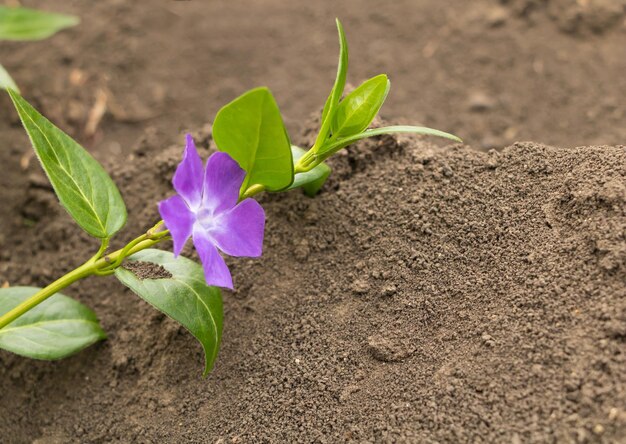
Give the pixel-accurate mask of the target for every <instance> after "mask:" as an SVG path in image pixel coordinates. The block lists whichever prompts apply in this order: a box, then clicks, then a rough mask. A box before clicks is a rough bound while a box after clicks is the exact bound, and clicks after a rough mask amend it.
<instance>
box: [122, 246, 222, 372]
mask: <svg viewBox="0 0 626 444" xmlns="http://www.w3.org/2000/svg"><path fill="white" fill-rule="evenodd" d="M129 259H130V260H131V261H136V262H140V263H141V262H147V263H151V264H157V265H160V266H161V267H163V268H164V269H165V270H167V272H169V273H171V277H165V278H162V277H161V278H158V277H155V278H151V277H149V276H142V277H139V276H137V274H135V272H133V271H130V270H127V269H126V268H123V266H122V267H120V268H118V269H117V270H116V271H115V276H117V278H118V279H119V280H120V281H121V282H122V283H123V284H124V285H126V286H127V287H128V288H130V289H131V290H132V291H134V292H135V293H136V294H137V295H138V296H139V297H141V298H142V299H144V300H146V301H147V302H149V303H150V304H152V305H153V306H154V307H155V308H157V309H158V310H160V311H162V312H163V313H165V314H166V315H168V316H169V317H171V318H172V319H174V320H175V321H178V322H180V323H181V324H182V325H183V327H185V328H186V329H187V330H189V331H190V332H191V334H192V335H194V336H195V338H196V339H197V340H198V341H200V343H201V344H202V347H203V348H204V355H205V370H204V375H206V374H208V373H209V371H210V370H211V369H212V368H213V364H214V363H215V358H216V357H217V352H218V350H219V346H220V340H221V338H222V320H223V317H224V315H223V308H222V296H221V293H220V290H219V289H218V288H216V287H209V286H208V285H207V284H206V283H205V280H204V271H203V270H202V267H201V266H200V265H198V264H197V263H195V262H194V261H192V260H190V259H187V258H184V257H178V258H175V257H174V255H173V254H172V253H170V252H168V251H161V250H155V249H146V250H143V251H140V252H138V253H136V254H134V255H132V256H131V257H130V258H129Z"/></svg>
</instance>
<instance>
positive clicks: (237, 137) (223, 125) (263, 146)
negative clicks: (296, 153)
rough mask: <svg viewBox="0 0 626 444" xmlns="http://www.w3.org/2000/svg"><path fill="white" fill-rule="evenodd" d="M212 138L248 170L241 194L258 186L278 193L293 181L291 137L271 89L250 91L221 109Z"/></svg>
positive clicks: (219, 147) (216, 117) (221, 148)
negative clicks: (251, 187) (253, 186)
mask: <svg viewBox="0 0 626 444" xmlns="http://www.w3.org/2000/svg"><path fill="white" fill-rule="evenodd" d="M213 138H214V139H215V143H216V144H217V147H218V149H219V150H220V151H225V152H227V153H228V154H230V156H231V157H232V158H233V159H235V160H236V161H237V162H238V163H239V166H241V168H243V169H244V170H246V172H247V175H246V179H245V180H244V183H243V185H242V188H241V189H242V192H243V191H245V190H246V189H247V188H248V187H250V186H252V185H256V184H260V185H263V186H264V187H265V188H266V189H268V190H270V191H278V190H281V189H284V188H287V187H288V186H289V185H291V182H293V161H292V158H291V144H290V143H289V136H288V135H287V130H286V129H285V125H284V124H283V119H282V117H281V115H280V110H279V109H278V105H276V101H275V100H274V97H273V96H272V93H271V92H270V91H269V89H267V88H255V89H253V90H250V91H248V92H246V93H245V94H243V95H242V96H240V97H238V98H237V99H235V100H233V101H232V102H230V103H229V104H228V105H226V106H224V107H223V108H222V109H220V111H219V112H218V113H217V115H216V116H215V122H214V123H213Z"/></svg>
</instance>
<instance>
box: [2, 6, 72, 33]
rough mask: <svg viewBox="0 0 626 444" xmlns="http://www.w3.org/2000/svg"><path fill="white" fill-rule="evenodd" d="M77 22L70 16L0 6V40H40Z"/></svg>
mask: <svg viewBox="0 0 626 444" xmlns="http://www.w3.org/2000/svg"><path fill="white" fill-rule="evenodd" d="M79 21H80V20H79V19H78V17H74V16H71V15H65V14H55V13H51V12H45V11H37V10H35V9H27V8H9V7H7V6H0V40H41V39H45V38H47V37H50V36H51V35H52V34H54V33H56V32H58V31H60V30H62V29H65V28H69V27H71V26H74V25H77V24H78V23H79Z"/></svg>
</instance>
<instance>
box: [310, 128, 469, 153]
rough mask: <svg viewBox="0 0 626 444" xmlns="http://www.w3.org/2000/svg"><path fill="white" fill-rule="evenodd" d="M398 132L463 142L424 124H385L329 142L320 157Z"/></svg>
mask: <svg viewBox="0 0 626 444" xmlns="http://www.w3.org/2000/svg"><path fill="white" fill-rule="evenodd" d="M396 133H413V134H421V135H425V136H437V137H443V138H446V139H450V140H454V141H455V142H463V140H461V139H460V138H458V137H457V136H455V135H453V134H449V133H446V132H443V131H439V130H436V129H432V128H427V127H424V126H407V125H398V126H385V127H382V128H373V129H369V130H366V131H363V132H362V133H360V134H355V135H353V136H349V137H345V138H343V139H339V140H337V141H335V142H332V143H329V144H327V145H325V146H324V147H323V149H322V150H321V151H320V157H321V158H322V159H328V157H330V156H331V155H333V154H334V153H336V152H337V151H339V150H340V149H342V148H344V147H346V146H348V145H350V144H352V143H354V142H357V141H359V140H362V139H367V138H368V137H375V136H382V135H385V134H396Z"/></svg>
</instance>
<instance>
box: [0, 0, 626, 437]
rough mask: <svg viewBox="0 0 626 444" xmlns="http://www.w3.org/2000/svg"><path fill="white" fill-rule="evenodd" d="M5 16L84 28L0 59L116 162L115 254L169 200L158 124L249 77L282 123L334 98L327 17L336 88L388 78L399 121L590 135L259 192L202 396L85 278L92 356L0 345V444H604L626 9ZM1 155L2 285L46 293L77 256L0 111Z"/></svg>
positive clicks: (215, 99)
mask: <svg viewBox="0 0 626 444" xmlns="http://www.w3.org/2000/svg"><path fill="white" fill-rule="evenodd" d="M24 3H26V4H27V5H29V6H35V7H47V8H48V9H56V10H63V11H65V12H74V13H77V14H78V15H80V16H81V17H82V18H83V24H82V25H81V26H80V27H78V28H76V29H73V30H69V31H67V32H64V33H61V34H59V35H57V36H56V37H54V38H53V39H51V40H48V41H46V42H40V43H32V44H7V45H3V47H2V48H0V60H2V63H3V65H5V66H6V67H7V68H8V69H9V70H10V71H11V72H12V73H13V74H14V77H15V78H16V80H17V81H18V83H19V84H20V85H21V86H22V89H23V92H24V93H25V95H26V96H27V98H29V100H31V101H32V102H34V103H35V104H36V105H37V106H39V107H40V108H41V109H42V110H43V112H44V113H45V114H47V115H48V116H49V117H50V118H51V119H53V120H54V121H55V122H57V123H58V124H59V125H60V126H62V127H63V128H65V129H67V130H68V131H69V132H71V133H72V134H73V135H75V136H76V137H77V138H78V139H79V140H80V141H81V142H82V143H83V144H84V145H85V146H86V147H88V148H89V149H90V150H91V151H92V152H93V153H94V154H95V155H96V156H97V157H98V158H99V159H101V160H103V161H104V162H105V163H106V164H107V165H108V168H109V170H110V171H113V172H114V178H115V180H116V181H117V182H118V183H119V184H120V187H121V188H122V191H123V194H124V197H125V199H126V200H127V204H128V206H129V213H130V214H129V216H130V218H129V220H130V224H129V227H128V228H127V229H126V230H125V231H124V233H123V237H126V238H130V237H134V235H136V234H138V233H139V232H141V231H142V230H143V229H146V228H149V227H150V226H151V225H152V224H153V223H154V221H155V217H156V211H155V210H156V207H155V206H154V204H153V203H154V202H156V201H157V200H159V199H162V198H163V196H165V195H167V193H169V192H170V185H169V179H170V178H171V174H172V172H173V169H174V167H175V164H176V163H177V161H178V159H179V156H180V152H181V146H180V140H182V138H181V137H180V130H181V129H183V128H185V127H187V128H200V127H202V126H203V125H205V123H206V122H207V121H208V120H209V119H210V117H211V116H213V114H214V112H215V110H216V109H217V108H218V107H219V106H220V105H221V104H223V103H224V102H225V101H227V100H229V99H231V98H233V97H234V96H235V95H237V94H239V93H240V92H242V91H243V90H244V89H245V88H247V87H252V86H255V85H258V84H266V85H268V86H270V87H271V88H272V90H273V91H274V92H275V95H276V97H277V100H278V102H279V103H280V105H281V108H282V109H283V111H284V113H285V115H286V116H287V117H288V119H287V123H288V125H289V127H290V129H291V132H292V134H298V129H299V128H301V127H302V125H300V124H298V122H300V121H302V119H304V118H305V117H306V116H308V115H309V113H310V112H311V111H315V110H317V109H318V108H319V107H320V105H321V104H322V103H323V100H324V95H325V94H326V93H327V90H328V88H329V86H330V84H331V83H332V78H333V75H334V73H333V70H334V67H333V63H334V62H335V61H336V42H335V40H336V36H335V34H334V29H333V25H332V18H333V17H334V16H335V15H337V16H340V17H341V18H342V19H343V21H344V24H345V26H346V28H347V32H348V38H349V41H350V43H351V55H352V66H351V79H353V82H356V81H358V80H359V79H362V78H364V77H366V76H370V75H373V74H376V73H378V72H379V71H385V72H388V73H389V74H390V76H391V79H392V82H393V89H392V92H391V94H390V97H389V99H388V100H389V103H388V104H387V105H386V107H385V108H384V113H383V114H384V115H386V116H387V117H389V118H391V119H392V120H393V121H394V122H396V121H401V122H402V121H405V122H413V123H415V122H419V123H423V124H427V125H430V126H435V127H438V128H441V129H444V130H448V131H453V132H455V133H457V134H459V135H461V136H462V137H464V138H465V139H466V140H467V141H469V142H470V144H472V145H473V146H475V147H476V148H492V147H496V148H498V149H500V148H502V147H504V146H506V145H509V144H511V143H512V142H514V141H515V140H518V139H534V140H542V141H544V142H546V143H550V144H555V145H559V146H564V147H572V146H575V145H600V144H602V145H606V146H595V147H588V148H571V149H561V148H552V147H547V146H543V145H539V144H534V143H516V144H513V145H511V146H509V147H508V148H505V149H503V150H502V151H499V152H498V151H490V152H488V153H487V152H479V151H474V150H471V149H470V148H468V147H460V146H456V147H449V148H446V149H440V148H436V147H434V146H432V145H429V144H427V143H425V142H415V141H414V140H412V139H407V138H403V139H400V140H399V141H398V140H397V139H392V138H385V139H383V140H379V141H369V142H364V143H361V144H359V146H356V147H353V148H351V149H350V150H349V152H346V154H345V155H342V156H339V157H338V158H337V159H334V160H333V162H332V163H333V167H334V174H333V176H332V178H331V181H330V182H329V184H327V186H326V187H325V189H324V191H323V193H322V194H321V195H320V196H319V197H318V198H316V199H313V200H311V199H308V198H305V197H304V196H302V195H300V193H290V194H281V195H271V196H264V197H263V198H262V199H261V201H262V204H263V205H264V207H265V209H266V212H267V215H268V225H267V232H266V243H265V254H264V256H263V258H262V259H260V260H233V261H231V262H230V263H231V265H232V271H233V274H234V277H235V285H236V286H237V291H236V292H235V293H233V294H231V293H225V295H224V301H225V310H226V313H225V329H224V340H223V346H222V350H221V352H220V356H219V358H218V362H217V366H216V369H215V371H214V372H213V373H212V374H211V375H210V376H209V378H208V379H202V378H201V377H200V374H201V365H202V351H201V349H200V346H199V345H198V344H197V343H196V342H195V340H194V339H193V338H192V337H191V335H189V334H188V333H187V332H186V331H185V330H184V329H182V328H180V327H178V326H177V325H176V324H175V323H174V322H172V321H170V320H169V319H167V318H166V317H164V316H163V315H160V314H159V313H157V312H155V311H154V310H153V309H152V308H151V307H150V306H148V304H146V303H144V302H142V301H141V300H139V299H138V298H136V297H134V296H133V295H132V293H130V292H129V291H127V290H125V289H124V288H123V287H122V286H121V285H120V284H118V283H117V281H115V280H114V279H113V278H108V279H91V280H88V281H85V282H83V283H81V284H79V285H76V286H73V287H71V288H69V289H67V290H66V292H65V293H66V294H68V295H70V296H73V297H76V298H77V299H79V300H81V301H82V302H84V303H86V304H88V305H89V306H90V307H92V308H93V309H94V310H95V311H96V312H97V313H98V315H99V317H100V319H101V320H102V323H103V326H104V328H105V329H106V330H107V332H108V333H109V339H108V340H107V341H106V342H103V343H101V344H98V345H96V346H94V347H91V348H89V349H88V350H86V351H84V352H82V353H81V354H79V355H77V356H75V357H73V358H70V359H67V360H64V361H61V362H55V363H45V362H39V361H31V360H26V359H21V358H18V357H16V356H13V355H11V354H9V353H0V393H2V400H3V402H2V406H1V407H0V431H2V435H1V436H2V438H1V439H0V441H2V442H11V443H13V442H16V443H21V442H32V441H33V440H36V441H37V442H38V443H52V442H63V443H64V442H111V441H113V442H116V441H119V442H133V441H137V442H224V443H226V442H315V441H320V442H339V441H344V440H345V441H355V442H370V441H371V442H468V441H470V442H481V441H483V442H616V443H617V442H624V441H625V440H626V404H625V402H624V400H625V399H626V371H625V369H626V362H625V361H626V355H625V353H624V350H625V349H626V347H625V341H626V289H625V286H624V282H625V280H626V238H625V236H626V235H625V232H626V186H625V183H626V178H625V176H626V152H625V148H624V146H620V145H619V144H620V143H623V141H624V140H626V132H625V131H626V125H624V116H625V115H626V102H625V101H624V100H623V92H624V91H625V90H626V83H625V82H626V77H625V76H624V75H623V73H624V72H626V59H625V58H624V57H623V48H624V45H625V43H626V28H625V26H624V17H625V16H624V8H623V2H620V1H601V0H590V1H588V2H587V1H585V2H580V1H574V0H572V1H569V0H550V1H533V0H511V1H508V2H502V3H500V2H496V1H493V2H492V1H486V0H484V1H477V2H465V1H461V0H458V1H456V0H455V1H450V2H445V4H444V2H439V1H435V0H427V1H423V2H421V3H420V5H419V6H417V7H416V6H415V4H414V2H411V1H408V0H400V1H394V2H387V3H388V4H387V5H386V6H385V9H381V8H380V7H379V8H375V7H374V3H375V2H365V1H357V0H350V1H346V2H341V5H340V6H333V5H334V4H335V3H336V2H330V1H324V2H308V3H306V4H299V2H281V1H278V0H269V1H264V2H262V6H261V2H259V4H258V5H257V4H256V3H254V4H253V3H252V2H242V1H230V2H169V3H165V2H156V1H154V2H141V3H139V2H125V1H113V0H111V1H108V2H97V3H95V4H93V5H92V4H89V5H87V4H86V3H84V2H78V1H68V2H63V3H62V4H59V2H52V1H46V2H24ZM150 4H152V7H150ZM615 5H617V6H621V9H620V8H618V7H615ZM95 102H99V103H100V105H102V104H103V103H106V112H105V114H104V118H103V120H102V121H100V122H99V123H98V125H96V126H95V127H94V126H93V125H92V126H90V125H88V124H87V122H88V121H89V114H90V110H92V108H93V106H94V103H95ZM309 127H310V126H309ZM303 129H304V134H305V135H304V136H303V137H302V138H301V139H302V140H298V138H296V140H295V141H296V142H299V143H301V144H303V145H304V144H306V142H307V140H306V139H307V138H309V139H310V137H311V134H310V131H306V129H307V128H306V127H305V128H303ZM0 138H1V140H2V144H1V145H2V147H3V149H2V150H0V164H2V165H3V166H4V172H3V174H2V175H1V176H0V202H1V203H2V205H3V208H4V211H3V217H2V219H1V220H0V233H1V235H0V279H2V281H3V282H4V281H8V282H10V283H11V284H14V285H18V284H20V285H29V284H32V285H40V286H41V285H45V284H46V283H48V282H49V281H50V280H51V279H53V278H55V277H57V276H58V275H60V274H61V273H63V272H65V271H67V270H69V269H70V268H71V267H73V266H75V265H77V264H78V263H79V261H80V260H81V258H82V257H83V256H87V255H88V252H86V251H85V250H86V249H93V248H95V245H94V241H93V240H90V239H89V238H88V237H87V236H86V235H83V234H81V233H80V232H79V230H78V229H77V228H76V227H75V226H74V225H73V224H72V222H71V221H70V220H69V217H68V216H67V215H66V214H65V213H64V212H63V211H62V210H61V209H60V208H59V206H58V204H57V203H56V201H55V198H54V196H53V194H52V192H51V190H50V188H49V187H48V186H47V184H46V182H45V180H44V179H43V176H42V174H41V172H40V171H39V168H38V166H37V165H36V162H34V161H33V162H28V158H27V157H23V156H24V154H25V153H27V152H28V146H27V140H26V138H25V136H24V134H23V131H22V130H21V128H20V127H19V125H18V123H17V119H16V117H15V115H14V113H13V111H12V110H11V108H10V106H9V102H8V101H7V100H6V97H2V98H0ZM196 139H197V140H198V142H199V145H200V146H203V147H205V148H206V147H208V146H209V145H210V137H209V133H208V132H207V130H206V129H205V130H201V131H197V132H196ZM174 141H178V143H177V145H175V146H171V147H169V148H168V146H169V145H170V144H171V143H172V142H174ZM608 145H614V146H612V147H611V146H608ZM131 146H133V147H134V148H133V149H130V148H129V147H131ZM204 155H205V156H206V155H208V152H206V151H205V152H204ZM138 221H141V222H138ZM141 223H143V225H141ZM187 254H193V252H192V251H191V250H188V251H187ZM153 271H157V270H153Z"/></svg>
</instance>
